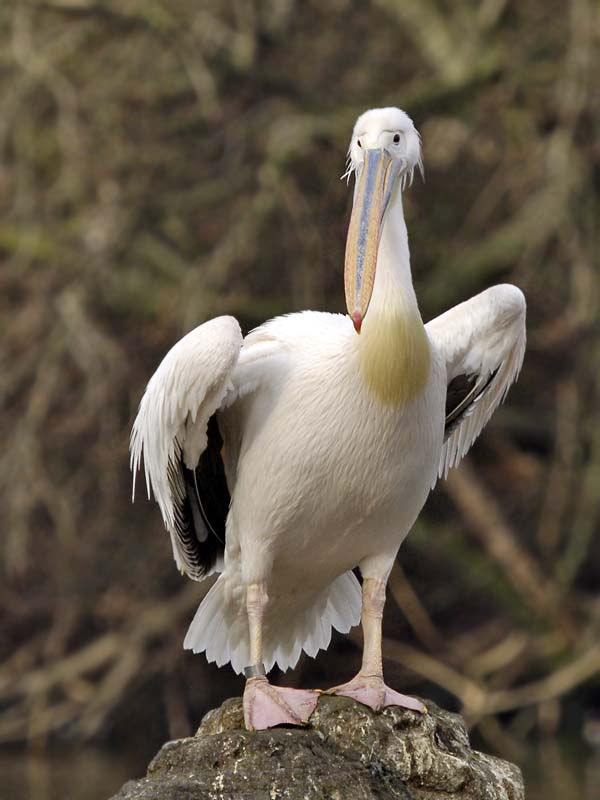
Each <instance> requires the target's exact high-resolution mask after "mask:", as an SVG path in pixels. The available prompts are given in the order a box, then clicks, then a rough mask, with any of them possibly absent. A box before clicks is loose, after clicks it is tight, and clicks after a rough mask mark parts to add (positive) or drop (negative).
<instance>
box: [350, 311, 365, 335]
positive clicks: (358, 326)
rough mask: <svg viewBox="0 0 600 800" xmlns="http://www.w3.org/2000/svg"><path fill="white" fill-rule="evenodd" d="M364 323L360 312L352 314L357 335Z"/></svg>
mask: <svg viewBox="0 0 600 800" xmlns="http://www.w3.org/2000/svg"><path fill="white" fill-rule="evenodd" d="M362 323H363V321H362V316H361V314H360V311H355V312H354V314H352V324H353V325H354V330H355V331H356V332H357V333H360V329H361V327H362Z"/></svg>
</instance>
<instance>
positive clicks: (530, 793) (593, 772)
mask: <svg viewBox="0 0 600 800" xmlns="http://www.w3.org/2000/svg"><path fill="white" fill-rule="evenodd" d="M521 766H522V768H523V771H524V774H525V786H526V790H527V792H526V793H527V800H600V753H597V754H596V755H595V756H594V755H590V754H589V752H588V753H586V752H584V750H583V749H582V748H581V747H577V746H574V744H573V743H569V744H567V743H561V744H558V743H555V742H550V743H546V744H544V745H543V746H540V747H538V748H536V749H532V750H531V751H530V752H529V753H527V755H526V758H525V759H524V761H523V762H522V763H521ZM145 767H146V762H145V761H144V763H142V761H141V759H140V757H139V756H138V757H133V756H131V755H126V754H120V755H117V754H115V753H106V752H104V751H102V750H98V749H94V748H78V749H77V750H63V751H61V752H54V753H51V754H45V755H34V754H23V753H17V752H13V753H12V754H10V753H9V754H6V755H2V756H0V798H1V800H107V799H108V798H109V797H110V796H111V795H113V794H114V793H115V792H116V791H117V790H118V789H119V788H120V787H121V786H122V784H123V783H125V781H127V780H130V779H132V778H136V777H141V776H142V775H143V774H144V772H145Z"/></svg>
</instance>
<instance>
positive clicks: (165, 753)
mask: <svg viewBox="0 0 600 800" xmlns="http://www.w3.org/2000/svg"><path fill="white" fill-rule="evenodd" d="M426 705H427V708H428V710H429V713H428V714H418V713H416V712H413V711H406V710H403V709H400V708H387V709H385V710H384V711H381V712H378V713H375V712H373V711H371V710H370V709H369V708H366V707H365V706H362V705H359V704H358V703H355V702H354V701H353V700H350V699H348V698H342V697H327V696H323V697H321V698H320V699H319V705H318V706H317V710H316V711H315V713H314V714H313V716H312V718H311V724H310V725H309V726H308V727H307V728H274V729H272V730H269V731H258V732H249V731H246V730H245V729H244V721H243V713H242V702H241V699H239V698H235V699H232V700H227V701H226V702H225V703H223V705H222V706H221V707H220V708H218V709H215V710H214V711H210V712H209V713H208V714H207V715H206V716H205V717H204V719H203V720H202V724H201V725H200V728H199V729H198V732H197V733H196V735H195V736H194V737H191V738H189V739H179V740H176V741H173V742H167V744H165V745H164V746H163V747H162V748H161V750H160V751H159V753H158V754H157V755H156V756H155V758H154V759H153V760H152V762H151V764H150V766H149V768H148V774H147V776H146V777H145V778H142V779H141V780H137V781H129V782H128V783H126V784H125V785H124V786H123V788H122V789H121V791H120V792H119V793H118V794H116V795H115V796H114V797H113V798H112V800H233V798H240V799H241V800H263V798H265V799H266V800H267V799H268V800H278V799H279V798H282V800H283V798H286V800H350V799H351V800H371V799H373V800H374V799H375V798H377V799H378V800H388V799H389V800H392V798H399V799H401V800H442V798H443V800H524V797H525V793H524V788H523V778H522V776H521V772H520V770H519V768H518V767H516V766H514V764H510V763H509V762H507V761H502V760H501V759H499V758H495V757H494V756H487V755H484V754H483V753H478V752H476V751H475V750H472V749H471V747H470V745H469V737H468V734H467V729H466V727H465V724H464V722H463V720H462V719H461V717H459V716H458V715H456V714H450V713H449V712H447V711H443V710H442V709H440V708H438V707H437V706H436V705H435V704H434V703H431V702H426Z"/></svg>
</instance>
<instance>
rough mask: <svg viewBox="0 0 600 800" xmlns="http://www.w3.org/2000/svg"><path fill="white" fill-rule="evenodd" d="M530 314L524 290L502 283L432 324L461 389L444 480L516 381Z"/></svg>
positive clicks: (450, 424) (449, 418) (450, 377)
mask: <svg viewBox="0 0 600 800" xmlns="http://www.w3.org/2000/svg"><path fill="white" fill-rule="evenodd" d="M525 309H526V304H525V297H524V295H523V293H522V292H521V290H520V289H517V287H516V286H512V285H510V284H502V285H500V286H493V287H492V288H491V289H486V290H485V291H484V292H481V293H480V294H478V295H476V296H475V297H473V298H471V299H470V300H467V301H466V302H464V303H460V304H459V305H457V306H455V307H454V308H452V309H450V310H449V311H446V313H444V314H441V315H440V316H439V317H436V318H435V319H434V320H431V322H429V323H428V324H427V326H426V328H427V332H428V334H429V336H430V340H431V341H432V343H433V345H434V346H435V347H436V349H437V350H438V352H439V353H440V354H441V355H442V357H443V359H444V360H445V363H446V370H447V383H448V386H449V387H450V388H451V390H452V388H453V387H457V386H458V387H459V390H458V392H456V399H455V405H454V406H453V407H452V404H450V407H448V406H447V408H446V437H445V441H444V445H443V448H442V454H441V458H440V465H439V471H438V474H439V477H446V475H447V474H448V471H449V470H450V469H451V467H455V466H456V465H457V464H458V463H459V462H460V461H461V459H462V458H463V457H464V455H465V454H466V453H467V452H468V450H469V449H470V447H471V445H472V444H473V442H474V441H475V439H476V438H477V437H478V436H479V434H480V433H481V431H482V429H483V427H484V426H485V425H486V423H487V422H488V420H489V419H490V417H491V416H492V414H493V412H494V410H495V409H496V408H497V407H498V406H499V405H500V403H501V402H502V401H503V400H504V397H505V396H506V393H507V392H508V389H509V388H510V386H511V384H512V383H513V382H514V381H515V380H516V378H517V376H518V374H519V371H520V369H521V365H522V363H523V357H524V355H525V338H526V337H525ZM461 386H462V387H463V390H462V395H461V392H460V387H461Z"/></svg>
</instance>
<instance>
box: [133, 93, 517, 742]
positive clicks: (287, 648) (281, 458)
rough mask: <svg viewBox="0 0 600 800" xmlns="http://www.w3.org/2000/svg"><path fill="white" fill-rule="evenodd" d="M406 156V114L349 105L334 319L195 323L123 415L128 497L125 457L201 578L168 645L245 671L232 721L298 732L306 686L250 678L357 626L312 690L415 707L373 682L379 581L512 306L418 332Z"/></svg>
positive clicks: (417, 149)
mask: <svg viewBox="0 0 600 800" xmlns="http://www.w3.org/2000/svg"><path fill="white" fill-rule="evenodd" d="M419 167H421V168H422V162H421V145H420V137H419V134H418V132H417V130H416V128H415V126H414V124H413V122H412V120H411V119H410V117H409V116H408V115H407V114H406V113H405V112H404V111H401V110H400V109H398V108H380V109H372V110H370V111H367V112H365V113H364V114H362V116H360V117H359V118H358V120H357V122H356V125H355V127H354V130H353V133H352V139H351V142H350V149H349V168H348V174H349V175H350V174H352V173H355V175H356V183H355V189H354V202H353V209H352V214H351V219H350V224H349V230H348V237H347V245H346V256H345V271H344V283H345V294H346V304H347V310H348V315H342V314H329V313H324V312H318V311H303V312H301V313H294V314H289V315H286V316H281V317H277V318H275V319H272V320H270V321H268V322H266V323H265V324H264V325H261V326H260V327H259V328H256V329H255V330H253V331H251V332H250V333H249V334H248V335H247V336H246V337H245V338H244V337H242V334H241V331H240V327H239V325H238V323H237V321H236V320H235V319H234V318H233V317H229V316H222V317H218V318H216V319H213V320H210V321H208V322H205V323H204V324H202V325H200V326H199V327H197V328H195V329H194V330H192V331H191V332H190V333H188V334H187V335H186V336H184V337H183V339H181V341H179V342H178V343H177V344H175V346H174V347H173V348H172V349H171V350H170V351H169V352H168V353H167V355H166V356H165V358H164V360H163V361H162V363H161V364H160V366H159V367H158V369H157V371H156V372H155V374H154V375H153V377H152V378H151V380H150V382H149V383H148V386H147V388H146V391H145V394H144V396H143V398H142V400H141V403H140V407H139V411H138V414H137V417H136V420H135V423H134V426H133V430H132V435H131V466H132V469H133V472H134V491H135V474H136V472H137V471H138V469H139V468H140V465H141V461H142V459H143V462H144V472H145V478H146V485H147V490H148V496H149V497H150V493H151V491H152V492H153V493H154V497H155V499H156V501H157V503H158V505H159V507H160V511H161V514H162V517H163V520H164V524H165V526H166V528H167V530H168V532H169V534H170V536H171V544H172V548H173V556H174V558H175V562H176V564H177V566H178V567H179V569H180V571H181V572H183V573H186V574H187V575H188V576H189V577H190V578H192V579H193V580H202V579H204V578H205V577H207V576H208V575H211V574H212V573H215V572H216V573H219V576H218V579H217V580H216V582H215V583H214V585H213V586H212V587H211V589H210V591H209V592H208V594H207V595H206V596H205V598H204V599H203V601H202V603H201V604H200V606H199V608H198V611H197V612H196V615H195V617H194V619H193V621H192V623H191V625H190V628H189V630H188V633H187V635H186V638H185V642H184V647H185V648H187V649H190V650H192V651H194V652H195V653H198V652H204V653H205V654H206V657H207V659H208V660H209V661H210V662H216V663H217V665H219V666H221V665H223V664H226V663H228V662H229V663H230V664H231V666H232V667H233V669H234V670H235V671H236V672H238V673H241V672H243V673H244V674H245V676H246V684H245V689H244V714H245V722H246V726H247V727H248V728H249V729H264V728H268V727H271V726H274V725H278V724H283V723H287V724H296V725H299V724H305V723H306V722H307V720H308V718H309V717H310V715H311V713H312V712H313V710H314V708H315V706H316V703H317V699H318V693H317V692H316V691H310V690H302V689H290V688H285V687H280V686H274V685H272V684H271V683H270V682H269V681H268V678H267V674H268V673H269V671H270V670H271V668H272V667H273V665H274V664H278V666H279V667H280V668H281V669H282V670H286V669H288V668H290V667H293V666H294V665H295V664H296V662H297V661H298V659H299V657H300V654H301V652H302V651H304V652H305V653H307V654H308V655H309V656H313V657H314V656H315V655H316V654H317V652H318V651H319V650H320V649H326V648H327V647H328V645H329V643H330V640H331V632H332V628H335V629H336V630H338V631H341V632H342V633H346V632H348V631H349V630H350V628H351V627H352V626H353V625H357V624H358V623H359V622H361V623H362V630H363V635H364V645H363V655H362V665H361V668H360V671H359V672H358V674H357V675H356V676H355V677H354V678H353V679H352V680H351V681H349V682H348V683H346V684H343V685H340V686H336V687H334V688H333V689H330V690H329V691H330V692H331V693H333V694H336V695H345V696H349V697H352V698H354V699H355V700H357V701H359V702H361V703H365V704H367V705H368V706H370V707H372V708H373V709H376V710H377V709H380V708H382V707H384V706H388V705H398V706H404V707H405V708H409V709H412V710H414V711H417V712H423V711H425V707H424V706H423V705H422V703H420V702H419V701H418V700H416V699H415V698H412V697H408V696H406V695H403V694H400V693H399V692H397V691H395V690H393V689H392V688H390V687H388V686H387V685H386V684H385V683H384V680H383V667H382V615H383V608H384V602H385V591H386V583H387V580H388V576H389V574H390V571H391V569H392V566H393V564H394V561H395V559H396V555H397V553H398V549H399V547H400V545H401V544H402V541H403V540H404V538H405V537H406V536H407V534H408V532H409V531H410V529H411V527H412V526H413V524H414V522H415V520H416V518H417V515H418V514H419V512H420V510H421V508H422V507H423V504H424V503H425V500H426V498H427V495H428V494H429V491H430V490H431V488H432V487H433V485H434V484H435V482H436V480H437V479H438V477H440V476H445V475H446V473H447V472H448V470H449V469H450V468H451V467H454V466H456V465H457V464H458V463H459V462H460V460H461V459H462V458H463V456H464V455H465V453H466V452H467V451H468V450H469V448H470V447H471V445H472V444H473V442H474V441H475V439H476V438H477V436H478V435H479V433H480V432H481V430H482V428H483V426H484V425H485V424H486V423H487V421H488V420H489V418H490V416H491V415H492V413H493V411H494V409H495V408H496V407H497V406H498V405H499V404H500V402H501V401H502V400H503V398H504V396H505V395H506V393H507V391H508V388H509V386H510V385H511V384H512V383H513V381H514V380H515V379H516V377H517V375H518V373H519V370H520V368H521V364H522V361H523V355H524V350H525V299H524V297H523V294H522V292H521V291H520V290H519V289H518V288H516V287H515V286H511V285H507V284H505V285H500V286H494V287H492V288H490V289H487V290H486V291H483V292H481V294H478V295H476V296H475V297H473V298H471V299H470V300H467V301H466V302H464V303H461V304H460V305H458V306H456V307H455V308H452V309H451V310H450V311H447V312H446V313H445V314H442V315H441V316H440V317H438V318H436V319H434V320H432V321H431V322H429V323H428V324H427V325H425V324H424V323H423V320H422V318H421V314H420V313H419V307H418V304H417V299H416V296H415V291H414V289H413V284H412V278H411V268H410V256H409V248H408V236H407V230H406V224H405V220H404V212H403V205H402V195H403V191H404V190H405V189H406V188H407V187H408V186H409V185H410V183H411V180H412V177H413V173H414V170H415V168H419ZM448 279H449V280H450V279H451V276H448ZM355 568H358V569H359V570H360V574H361V577H362V584H360V583H359V581H358V580H357V578H356V577H355V575H354V573H353V571H352V570H354V569H355Z"/></svg>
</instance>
